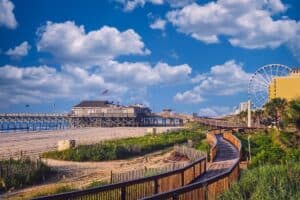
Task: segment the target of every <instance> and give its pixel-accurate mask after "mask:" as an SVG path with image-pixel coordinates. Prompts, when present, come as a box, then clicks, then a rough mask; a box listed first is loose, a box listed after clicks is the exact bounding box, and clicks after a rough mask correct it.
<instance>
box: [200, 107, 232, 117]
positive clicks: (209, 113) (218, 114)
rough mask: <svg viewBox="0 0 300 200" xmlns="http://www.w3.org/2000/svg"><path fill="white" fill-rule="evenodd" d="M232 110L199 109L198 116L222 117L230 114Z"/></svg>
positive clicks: (225, 108)
mask: <svg viewBox="0 0 300 200" xmlns="http://www.w3.org/2000/svg"><path fill="white" fill-rule="evenodd" d="M231 112H232V109H231V108H230V107H226V106H212V107H206V108H200V110H199V116H202V117H222V116H225V115H227V114H230V113H231Z"/></svg>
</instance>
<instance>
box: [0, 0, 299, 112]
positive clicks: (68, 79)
mask: <svg viewBox="0 0 300 200" xmlns="http://www.w3.org/2000/svg"><path fill="white" fill-rule="evenodd" d="M299 10H300V1H297V0H217V1H207V0H198V1H196V0H180V1H179V0H101V1H92V0H84V1H83V0H77V1H67V0H43V1H41V0H26V1H24V0H0V102H1V104H0V112H40V113H41V112H69V111H70V110H71V108H72V106H73V105H75V104H77V103H79V102H80V101H82V100H110V101H114V102H119V103H120V104H124V105H129V104H135V103H142V104H145V105H147V106H150V107H151V108H152V110H153V111H155V112H157V111H160V110H161V109H163V108H171V109H173V110H175V111H176V112H184V113H198V114H200V115H204V116H218V115H222V114H225V113H230V112H231V111H232V110H233V107H234V106H237V105H238V104H239V103H240V102H243V101H247V99H248V95H247V91H248V82H249V78H250V77H251V76H252V74H253V73H254V72H255V71H256V70H257V69H258V68H259V67H261V66H263V65H267V64H272V63H279V64H283V65H286V66H289V67H297V66H299V62H300V12H299Z"/></svg>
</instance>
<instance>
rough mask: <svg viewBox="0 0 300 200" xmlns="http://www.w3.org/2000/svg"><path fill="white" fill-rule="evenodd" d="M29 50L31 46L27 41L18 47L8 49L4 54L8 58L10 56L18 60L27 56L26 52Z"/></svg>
mask: <svg viewBox="0 0 300 200" xmlns="http://www.w3.org/2000/svg"><path fill="white" fill-rule="evenodd" d="M30 49H31V46H30V45H29V43H28V42H27V41H25V42H22V43H21V44H20V45H19V46H16V47H15V48H13V49H12V48H10V49H8V50H7V51H6V52H5V54H6V55H8V56H11V57H13V58H20V57H23V56H27V54H28V51H29V50H30Z"/></svg>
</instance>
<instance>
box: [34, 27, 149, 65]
mask: <svg viewBox="0 0 300 200" xmlns="http://www.w3.org/2000/svg"><path fill="white" fill-rule="evenodd" d="M38 35H39V40H38V44H37V48H38V51H43V52H49V53H51V54H52V55H53V56H54V57H55V58H56V59H58V60H59V61H61V62H63V63H85V64H95V63H98V62H103V60H111V59H113V58H115V57H118V56H120V55H132V54H135V55H146V54H149V53H150V51H149V50H148V49H146V48H145V45H144V43H143V41H142V38H141V37H140V36H139V35H138V34H137V33H136V32H135V31H134V30H132V29H128V30H126V31H123V32H120V31H119V30H118V29H116V28H114V27H108V26H104V27H102V28H101V29H99V30H94V31H90V32H88V33H86V31H85V29H84V26H82V25H81V26H77V25H76V24H75V23H74V22H71V21H66V22H64V23H53V22H47V24H46V25H45V26H43V27H41V28H40V29H39V30H38Z"/></svg>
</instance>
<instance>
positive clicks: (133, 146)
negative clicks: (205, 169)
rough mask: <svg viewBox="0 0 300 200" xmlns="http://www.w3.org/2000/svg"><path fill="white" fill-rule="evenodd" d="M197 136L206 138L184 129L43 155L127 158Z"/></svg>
mask: <svg viewBox="0 0 300 200" xmlns="http://www.w3.org/2000/svg"><path fill="white" fill-rule="evenodd" d="M195 138H196V139H201V138H205V134H204V132H199V131H198V132H194V131H191V130H182V131H180V132H171V133H167V134H159V135H146V136H142V137H134V138H125V139H117V140H108V141H104V142H101V143H98V144H93V145H79V146H78V147H76V148H73V149H68V150H65V151H51V152H46V153H44V154H42V157H45V158H53V159H59V160H71V161H104V160H115V159H126V158H130V157H134V156H140V155H145V154H148V153H151V152H154V151H156V150H161V149H164V148H167V147H171V146H173V145H175V144H181V143H184V142H186V141H187V140H189V139H195Z"/></svg>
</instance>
